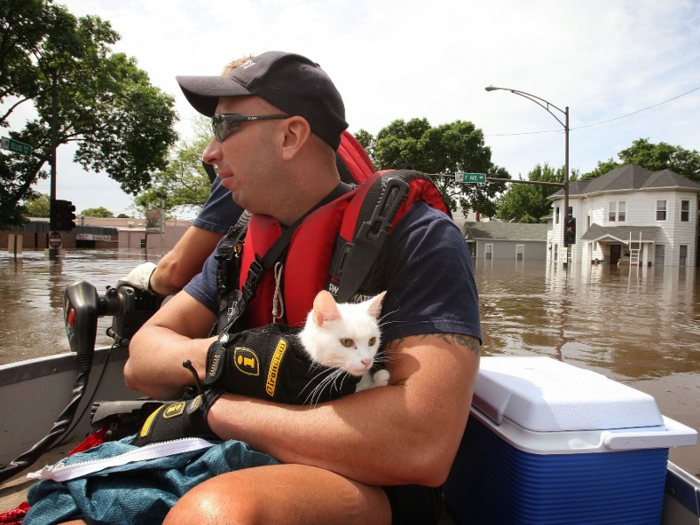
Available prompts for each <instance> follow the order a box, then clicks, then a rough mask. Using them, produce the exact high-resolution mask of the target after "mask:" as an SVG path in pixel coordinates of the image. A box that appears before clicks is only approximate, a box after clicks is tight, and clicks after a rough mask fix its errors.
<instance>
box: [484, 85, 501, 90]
mask: <svg viewBox="0 0 700 525" xmlns="http://www.w3.org/2000/svg"><path fill="white" fill-rule="evenodd" d="M485 89H486V91H496V90H497V89H500V88H497V87H494V86H488V87H486V88H485Z"/></svg>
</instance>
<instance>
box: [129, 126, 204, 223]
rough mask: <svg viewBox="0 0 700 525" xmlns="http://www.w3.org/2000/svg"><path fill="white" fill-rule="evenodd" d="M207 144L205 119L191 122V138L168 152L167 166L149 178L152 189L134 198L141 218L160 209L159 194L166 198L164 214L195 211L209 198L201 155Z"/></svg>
mask: <svg viewBox="0 0 700 525" xmlns="http://www.w3.org/2000/svg"><path fill="white" fill-rule="evenodd" d="M210 140H211V129H210V128H209V119H205V118H204V117H199V118H198V119H197V120H196V121H195V137H194V138H193V139H192V140H189V141H184V140H181V141H179V142H178V143H177V144H176V145H175V146H173V147H172V148H171V150H170V160H169V162H168V166H167V167H166V168H165V169H163V170H161V171H159V172H157V173H155V174H154V175H153V185H152V186H151V188H149V189H148V190H147V191H144V192H142V193H140V194H139V195H138V196H137V197H136V198H134V205H135V207H136V208H137V209H138V210H139V211H140V212H141V213H143V214H145V212H146V211H147V210H153V209H160V206H161V197H160V195H161V194H165V195H167V198H166V200H165V210H166V212H169V213H171V212H172V211H173V210H175V209H177V208H180V209H183V208H184V209H188V208H189V209H190V210H197V211H198V210H199V209H201V207H202V206H203V205H204V203H205V202H206V200H207V198H208V197H209V191H210V189H211V182H210V181H209V177H207V174H206V173H205V171H204V168H203V167H202V162H201V160H202V151H204V148H206V146H207V144H208V143H209V141H210Z"/></svg>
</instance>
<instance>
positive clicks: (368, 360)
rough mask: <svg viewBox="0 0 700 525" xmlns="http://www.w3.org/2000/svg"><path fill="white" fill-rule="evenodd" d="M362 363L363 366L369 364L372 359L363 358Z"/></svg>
mask: <svg viewBox="0 0 700 525" xmlns="http://www.w3.org/2000/svg"><path fill="white" fill-rule="evenodd" d="M362 364H363V365H365V366H369V365H371V364H372V359H363V360H362Z"/></svg>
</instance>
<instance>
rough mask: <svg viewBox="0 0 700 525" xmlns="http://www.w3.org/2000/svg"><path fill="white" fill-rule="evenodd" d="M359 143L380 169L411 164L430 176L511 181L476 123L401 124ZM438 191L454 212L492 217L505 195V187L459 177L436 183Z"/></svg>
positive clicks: (361, 134) (417, 121)
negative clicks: (476, 176)
mask: <svg viewBox="0 0 700 525" xmlns="http://www.w3.org/2000/svg"><path fill="white" fill-rule="evenodd" d="M355 138H357V140H358V141H359V142H360V144H362V146H363V147H364V148H365V150H366V151H367V153H368V154H369V155H370V157H371V158H372V161H373V162H374V165H375V166H376V167H377V169H380V170H384V169H392V168H401V167H403V166H405V165H407V164H409V165H412V166H413V169H415V170H417V171H421V172H423V173H428V174H452V175H453V174H455V173H457V172H467V173H485V174H486V176H487V177H496V178H505V179H509V178H510V175H509V174H508V172H507V171H506V170H505V169H504V168H500V167H498V166H496V165H494V164H493V163H492V162H491V149H490V148H489V147H487V146H485V145H484V134H483V132H482V131H481V130H480V129H477V128H476V127H475V126H474V124H472V123H471V122H463V121H461V120H456V121H455V122H452V123H450V124H443V125H441V126H437V127H432V126H431V125H430V123H429V122H428V120H427V119H425V118H423V119H417V118H414V119H411V120H409V121H408V122H406V121H404V120H403V119H399V120H395V121H394V122H392V123H391V124H389V125H388V126H387V127H385V128H383V129H382V130H380V131H379V133H377V137H376V139H375V138H374V137H373V136H372V135H371V134H370V133H368V132H367V131H365V130H360V131H359V132H358V133H357V134H356V135H355ZM433 181H434V182H435V185H436V186H437V187H438V189H439V190H440V192H441V193H442V195H443V197H444V198H445V201H446V202H447V204H448V205H449V206H450V208H451V209H452V210H455V209H456V208H457V206H458V205H459V206H461V207H462V209H463V210H464V212H465V213H466V212H467V211H468V210H469V209H473V210H474V211H478V212H479V213H481V214H482V215H485V216H488V217H492V216H494V215H495V214H496V205H495V203H494V198H495V197H496V195H497V194H498V193H499V192H503V191H505V189H506V188H505V184H504V183H487V184H462V183H457V182H455V180H454V177H441V176H436V177H433Z"/></svg>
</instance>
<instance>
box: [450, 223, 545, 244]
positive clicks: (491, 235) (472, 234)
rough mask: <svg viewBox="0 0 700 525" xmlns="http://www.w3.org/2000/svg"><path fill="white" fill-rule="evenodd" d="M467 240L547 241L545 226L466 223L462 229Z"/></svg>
mask: <svg viewBox="0 0 700 525" xmlns="http://www.w3.org/2000/svg"><path fill="white" fill-rule="evenodd" d="M463 233H464V237H465V238H466V239H467V240H475V241H476V240H489V239H492V240H500V241H542V242H546V241H547V225H546V224H528V223H520V222H467V223H465V224H464V229H463Z"/></svg>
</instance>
